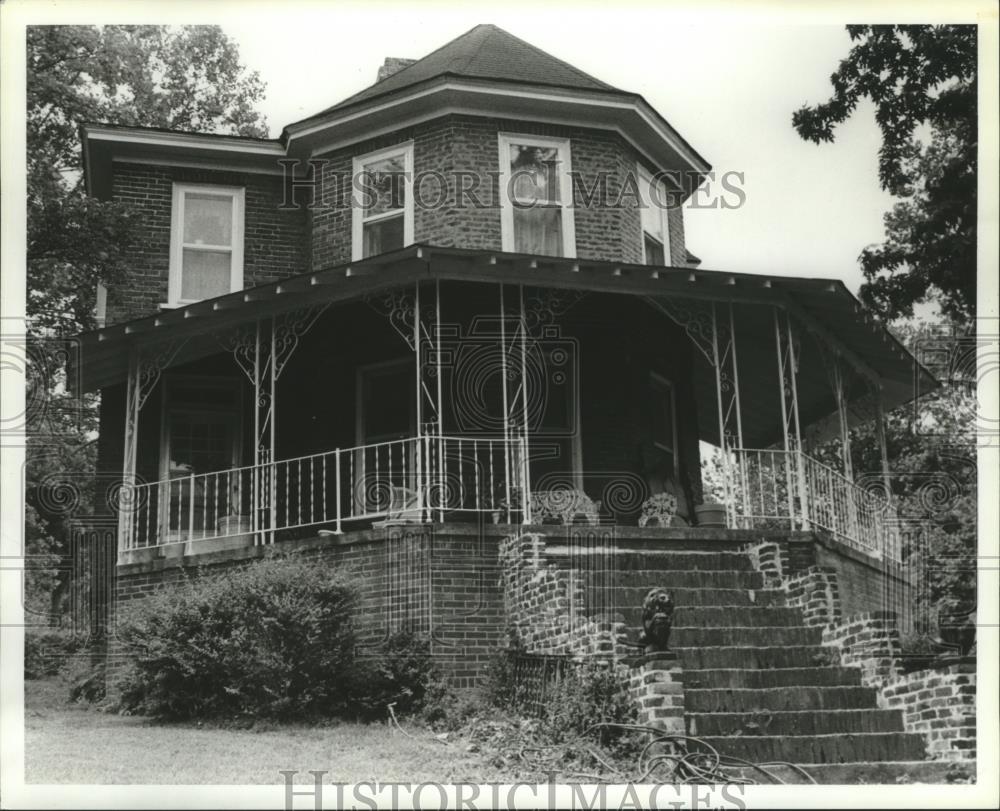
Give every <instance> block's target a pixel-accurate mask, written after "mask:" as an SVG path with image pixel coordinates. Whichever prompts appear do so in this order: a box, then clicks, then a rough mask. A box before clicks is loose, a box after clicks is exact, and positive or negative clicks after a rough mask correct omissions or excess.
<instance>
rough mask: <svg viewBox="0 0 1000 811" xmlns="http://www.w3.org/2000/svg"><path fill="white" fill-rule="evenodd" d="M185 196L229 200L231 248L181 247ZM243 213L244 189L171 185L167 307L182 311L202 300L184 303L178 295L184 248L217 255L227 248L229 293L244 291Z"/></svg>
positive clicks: (210, 184) (244, 207)
mask: <svg viewBox="0 0 1000 811" xmlns="http://www.w3.org/2000/svg"><path fill="white" fill-rule="evenodd" d="M188 194H208V195H213V196H216V197H229V198H230V200H231V201H232V204H233V223H232V245H229V246H224V245H193V246H187V245H185V243H184V200H185V197H186V196H187V195H188ZM245 212H246V188H245V187H243V186H220V185H217V184H214V183H177V182H175V183H174V184H173V191H172V195H171V205H170V271H169V276H168V281H167V306H168V307H183V306H184V305H186V304H194V303H195V302H196V301H203V300H204V299H183V298H181V291H182V290H183V283H184V248H185V247H193V248H196V249H202V250H215V251H219V250H222V249H223V248H226V247H228V248H229V251H230V266H229V290H228V291H226V292H227V293H235V292H236V291H237V290H242V289H243V238H244V219H245Z"/></svg>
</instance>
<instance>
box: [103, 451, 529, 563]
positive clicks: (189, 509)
mask: <svg viewBox="0 0 1000 811" xmlns="http://www.w3.org/2000/svg"><path fill="white" fill-rule="evenodd" d="M524 452H525V448H524V444H523V441H522V440H520V439H514V438H512V439H509V440H504V439H499V438H494V437H461V436H439V435H436V434H434V435H424V436H420V437H405V438H400V439H391V440H385V441H383V442H375V443H370V444H367V445H355V446H353V447H348V448H336V449H334V450H331V451H323V452H319V453H312V454H307V455H304V456H297V457H291V458H286V459H279V460H274V461H270V462H264V463H260V464H256V465H242V466H240V467H235V468H229V469H226V470H220V471H211V472H207V473H189V474H186V475H180V476H172V477H169V478H165V479H160V480H158V481H153V482H146V483H142V484H136V485H132V486H131V487H130V488H129V489H130V493H129V496H130V498H128V499H127V503H128V504H129V506H128V508H127V509H128V510H129V513H128V516H127V519H128V520H127V521H126V522H125V528H126V529H125V533H124V537H123V538H122V539H121V549H122V550H124V551H127V550H132V549H142V548H149V547H159V546H168V545H173V544H179V543H195V542H201V541H207V540H212V539H222V538H238V539H239V542H240V543H246V542H247V538H248V536H252V537H253V542H254V543H258V544H260V543H270V542H273V540H274V534H275V533H276V532H282V531H288V530H297V529H302V528H306V527H318V528H319V527H322V526H323V525H329V526H330V527H331V528H332V531H333V532H336V533H339V532H342V531H343V525H344V523H345V522H351V521H354V522H358V521H369V520H372V519H377V518H398V519H401V520H424V519H426V518H429V517H430V515H431V512H432V511H433V512H436V513H438V514H439V515H442V516H443V514H444V512H445V511H448V512H452V511H458V512H469V513H484V512H491V513H496V512H501V513H504V512H505V513H506V515H507V520H508V521H510V520H512V519H513V517H514V516H513V513H518V512H519V511H518V508H517V507H515V506H514V505H513V504H511V503H509V501H504V502H501V500H500V497H499V496H498V493H497V489H496V488H497V486H502V487H503V488H505V489H506V488H507V487H508V486H509V487H510V488H511V489H513V490H518V489H522V488H523V486H524V484H523V481H522V480H523V479H524V475H523V474H524V470H525V469H526V465H524V464H523V463H522V455H523V454H524ZM518 501H519V503H521V504H523V503H525V502H526V499H524V498H522V499H519V500H518ZM520 515H521V514H520V513H519V517H520Z"/></svg>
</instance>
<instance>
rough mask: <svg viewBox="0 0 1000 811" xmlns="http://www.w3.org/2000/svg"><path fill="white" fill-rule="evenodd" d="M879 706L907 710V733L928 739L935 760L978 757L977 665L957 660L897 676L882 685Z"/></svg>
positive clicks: (905, 717) (928, 749) (905, 721)
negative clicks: (919, 734) (913, 733)
mask: <svg viewBox="0 0 1000 811" xmlns="http://www.w3.org/2000/svg"><path fill="white" fill-rule="evenodd" d="M879 706H881V707H884V708H886V709H890V710H897V709H898V710H902V711H903V724H904V725H905V728H906V731H907V732H920V733H923V735H924V736H925V737H926V738H927V752H928V754H929V755H930V756H931V757H932V758H934V759H948V760H974V759H975V757H976V663H975V661H974V660H963V661H956V662H953V663H950V664H947V665H943V666H941V667H937V668H934V669H930V670H918V671H916V672H914V673H907V674H905V675H900V676H897V677H895V678H893V679H890V680H889V681H888V682H887V683H885V684H884V685H883V686H882V689H881V690H880V692H879Z"/></svg>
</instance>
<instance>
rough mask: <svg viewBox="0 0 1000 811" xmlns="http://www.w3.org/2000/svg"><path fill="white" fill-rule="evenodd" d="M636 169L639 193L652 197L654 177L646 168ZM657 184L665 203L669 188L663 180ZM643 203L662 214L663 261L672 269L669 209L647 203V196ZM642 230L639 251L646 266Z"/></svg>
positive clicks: (644, 240) (643, 231)
mask: <svg viewBox="0 0 1000 811" xmlns="http://www.w3.org/2000/svg"><path fill="white" fill-rule="evenodd" d="M636 169H637V172H636V176H637V177H638V179H639V186H640V188H639V192H640V194H642V195H652V187H653V175H652V174H650V173H649V172H648V171H646V169H645V168H644V167H642V166H637V167H636ZM657 183H659V185H660V188H661V192H662V194H661V195H660V198H661V199H662V200H663V201H666V200H668V199H669V198H668V197H667V187H666V184H665V183H664V182H663V180H662V179H660V180H658V181H657ZM643 201H644V202H650V204H651V205H653V206H654V207H655V208H656V209H657V210H658V211H659V212H660V227H661V228H662V229H663V261H664V262H665V263H666V266H667V267H670V266H672V265H673V260H672V258H671V257H672V256H673V254H671V252H670V217H669V216H668V215H669V209H668V208H666V207H665V206H663V207H661V206H659V205H657V204H656V203H655V202H652V201H646V199H645V196H644V197H643ZM639 217H640V222H641V221H642V219H641V218H642V212H639ZM640 230H641V231H642V236H641V239H640V243H639V249H640V250H641V252H642V262H643V264H645V263H646V229H645V228H641V229H640ZM650 236H653V235H652V234H650ZM653 239H656V237H655V236H653Z"/></svg>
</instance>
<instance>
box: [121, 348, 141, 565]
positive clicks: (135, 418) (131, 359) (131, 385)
mask: <svg viewBox="0 0 1000 811" xmlns="http://www.w3.org/2000/svg"><path fill="white" fill-rule="evenodd" d="M139 399H140V398H139V348H138V347H137V346H133V347H132V348H131V349H130V350H129V356H128V382H127V384H126V393H125V435H124V445H125V449H124V456H123V460H122V486H121V490H120V491H119V493H120V495H119V497H118V552H119V554H121V553H122V552H124V551H126V550H129V549H133V548H134V547H135V538H134V537H133V529H134V526H133V516H134V511H135V508H136V504H137V502H138V498H137V493H136V491H135V486H136V481H135V460H136V443H137V431H138V429H139V409H140V403H139Z"/></svg>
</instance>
